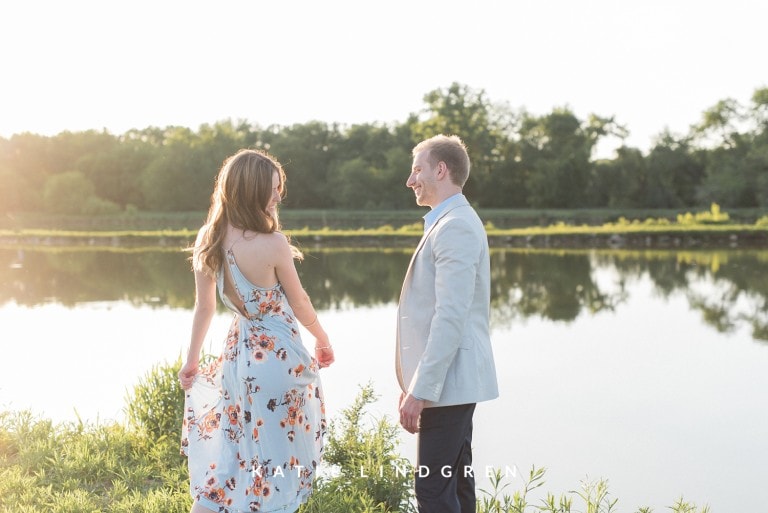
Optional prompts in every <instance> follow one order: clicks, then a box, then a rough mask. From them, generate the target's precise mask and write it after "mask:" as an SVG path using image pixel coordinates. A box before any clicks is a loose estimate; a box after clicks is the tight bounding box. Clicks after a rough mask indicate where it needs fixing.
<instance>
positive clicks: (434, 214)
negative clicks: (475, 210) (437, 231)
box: [424, 192, 463, 233]
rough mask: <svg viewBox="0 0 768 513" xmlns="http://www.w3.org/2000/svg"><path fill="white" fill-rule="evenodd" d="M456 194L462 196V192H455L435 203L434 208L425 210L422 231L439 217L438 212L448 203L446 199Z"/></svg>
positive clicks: (441, 211)
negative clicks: (437, 203)
mask: <svg viewBox="0 0 768 513" xmlns="http://www.w3.org/2000/svg"><path fill="white" fill-rule="evenodd" d="M456 196H463V194H462V193H460V192H457V193H456V194H454V195H453V196H450V197H448V198H445V199H444V200H443V201H441V202H440V204H439V205H437V206H436V207H435V208H433V209H432V210H430V211H429V212H427V214H426V215H425V216H424V232H425V233H426V231H427V230H429V229H430V227H431V226H432V225H433V224H435V221H437V220H438V218H439V217H440V214H442V213H443V210H445V207H446V205H447V204H448V200H449V199H451V198H455V197H456Z"/></svg>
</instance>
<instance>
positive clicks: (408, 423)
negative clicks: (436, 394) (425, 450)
mask: <svg viewBox="0 0 768 513" xmlns="http://www.w3.org/2000/svg"><path fill="white" fill-rule="evenodd" d="M425 402H426V401H422V400H420V399H416V398H415V397H413V396H412V395H411V394H404V393H403V394H401V395H400V425H401V426H403V429H405V430H406V431H408V432H409V433H418V432H419V417H420V416H421V410H423V409H424V403H425Z"/></svg>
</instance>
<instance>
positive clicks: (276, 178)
mask: <svg viewBox="0 0 768 513" xmlns="http://www.w3.org/2000/svg"><path fill="white" fill-rule="evenodd" d="M280 190H281V187H280V175H279V174H278V172H277V171H275V172H274V173H272V195H271V196H270V198H269V205H267V211H268V212H269V213H270V214H274V213H275V210H276V209H277V206H278V205H279V204H280Z"/></svg>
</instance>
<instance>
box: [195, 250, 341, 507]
mask: <svg viewBox="0 0 768 513" xmlns="http://www.w3.org/2000/svg"><path fill="white" fill-rule="evenodd" d="M225 260H226V263H225V264H224V265H228V266H229V269H230V275H231V277H232V281H233V282H234V283H233V284H234V288H235V290H236V291H237V294H238V295H239V296H240V298H241V300H242V304H243V307H242V309H238V307H236V306H235V305H234V304H233V302H232V301H231V300H230V299H229V298H228V297H227V295H226V294H225V293H224V274H225V273H224V269H221V270H220V272H219V273H218V280H217V281H218V289H219V295H220V297H221V299H222V301H223V302H224V304H225V305H226V306H227V307H228V308H230V309H231V310H233V311H235V312H236V313H237V315H235V318H234V320H233V322H232V325H231V327H230V329H229V333H228V335H227V338H226V340H225V342H224V347H223V349H222V352H221V355H220V356H219V357H218V359H216V360H215V361H213V362H212V363H211V364H210V365H208V366H206V367H204V368H203V369H201V371H200V372H199V373H198V374H197V376H196V377H195V382H194V384H193V385H192V387H191V388H190V389H189V390H187V394H186V398H185V405H184V420H183V429H182V453H184V454H186V455H187V456H188V464H189V475H190V491H191V493H192V496H193V498H194V499H195V500H196V501H199V502H200V504H201V505H203V506H205V507H207V508H209V509H211V510H213V511H219V512H222V513H236V512H238V513H239V512H243V511H262V512H266V511H288V512H290V511H295V510H296V509H298V507H299V506H300V505H301V503H302V502H304V501H305V500H306V499H307V497H308V496H309V494H310V493H311V491H312V480H313V478H314V477H315V473H316V470H317V466H318V465H319V463H320V459H321V456H322V452H323V436H324V435H325V431H326V421H325V406H324V399H323V394H322V388H321V385H320V377H319V375H318V364H317V361H316V360H315V359H314V358H313V357H312V356H311V355H310V354H309V353H308V352H307V350H306V349H305V348H304V345H303V344H302V341H301V337H300V335H299V331H298V325H297V321H296V318H295V317H294V315H293V311H292V310H291V308H290V306H289V305H288V301H287V299H286V297H285V293H284V291H283V289H282V286H281V285H280V284H279V283H278V284H276V285H275V286H274V287H271V288H262V287H257V286H255V285H253V284H252V283H250V282H249V281H248V280H247V279H246V278H245V276H244V275H243V274H242V272H241V271H240V269H239V268H238V267H237V263H236V261H235V257H234V255H233V254H232V252H231V250H230V251H227V254H226V259H225ZM243 310H244V311H243Z"/></svg>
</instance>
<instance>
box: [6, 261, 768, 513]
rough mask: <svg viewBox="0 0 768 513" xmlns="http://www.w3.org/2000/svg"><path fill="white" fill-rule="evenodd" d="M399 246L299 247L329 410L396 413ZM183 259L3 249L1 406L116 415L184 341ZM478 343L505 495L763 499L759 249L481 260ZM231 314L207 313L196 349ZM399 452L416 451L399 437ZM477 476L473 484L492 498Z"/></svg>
mask: <svg viewBox="0 0 768 513" xmlns="http://www.w3.org/2000/svg"><path fill="white" fill-rule="evenodd" d="M410 253H411V250H410V249H382V248H378V249H374V248H367V249H364V250H363V249H325V250H323V249H309V250H307V258H306V259H305V261H304V262H303V263H301V264H299V272H300V274H301V277H302V282H303V283H304V285H305V288H306V289H307V291H308V292H309V294H310V296H311V297H312V299H313V302H314V304H315V306H316V307H317V308H318V310H319V311H320V315H321V319H322V321H323V323H324V325H325V327H326V329H327V331H328V332H329V334H330V335H331V338H332V341H333V343H334V345H335V347H336V354H337V362H336V363H335V364H334V365H333V366H332V367H330V368H329V369H325V370H324V371H323V380H324V381H323V382H324V387H325V389H326V396H327V398H328V410H329V412H328V413H329V416H330V417H331V418H333V417H334V416H335V415H336V414H338V412H339V411H340V410H341V409H342V408H345V407H346V406H348V405H350V404H351V402H352V400H353V399H354V397H355V395H356V394H357V392H358V390H359V388H358V385H364V384H366V383H369V382H370V383H372V385H373V387H374V389H375V391H376V393H377V394H378V396H379V399H378V401H377V402H376V403H375V404H374V405H373V407H372V409H371V412H370V413H371V417H372V418H379V417H382V416H385V415H386V416H389V417H390V418H391V419H395V418H396V403H397V397H398V395H399V390H398V389H397V384H396V380H395V377H394V336H395V311H396V302H397V297H398V294H399V292H400V287H401V284H402V278H403V275H404V273H405V269H406V267H407V266H408V261H409V259H410ZM185 258H186V255H185V254H183V253H180V252H178V251H168V250H157V249H136V250H131V251H126V250H122V251H120V250H113V251H107V250H103V249H102V250H97V249H91V248H24V249H19V248H6V249H0V278H1V280H0V341H1V342H0V343H1V344H2V353H0V354H2V362H3V372H2V373H0V409H3V410H21V409H29V410H31V411H33V412H34V413H36V414H38V415H40V416H43V417H47V418H51V419H54V420H56V421H75V420H76V419H78V418H81V419H83V420H84V421H90V422H100V421H107V420H112V419H117V420H119V419H122V417H123V408H124V405H125V396H126V394H127V393H128V391H129V390H130V389H131V387H132V386H133V385H134V384H135V383H136V382H137V381H138V379H139V378H140V377H141V376H143V375H144V373H145V372H146V371H147V370H149V369H150V368H151V367H152V366H153V365H155V364H159V363H163V362H171V361H174V360H175V359H176V358H178V357H179V356H180V355H181V354H183V352H184V351H185V348H186V346H187V343H188V337H189V329H190V323H191V308H192V304H193V300H194V298H193V295H194V284H193V280H192V275H191V273H190V271H189V265H188V263H187V262H185ZM491 258H492V263H491V266H492V282H493V290H492V304H493V310H492V338H493V345H494V352H495V356H496V363H497V367H498V371H499V381H500V387H501V397H500V398H499V399H497V400H495V401H491V402H488V403H482V404H480V405H479V406H478V409H477V413H476V414H475V438H474V440H475V442H474V446H475V462H474V468H475V470H476V471H477V472H478V473H479V474H482V473H484V469H485V467H486V466H488V467H495V468H499V469H502V470H504V471H505V472H506V474H507V479H508V481H509V482H510V483H511V490H515V489H519V488H520V486H521V484H522V477H523V475H527V473H528V471H529V470H530V468H531V466H532V465H536V466H537V467H546V468H547V473H546V484H545V485H544V487H543V488H542V489H541V491H542V493H541V494H538V495H534V498H536V497H543V496H544V493H545V492H546V491H551V492H553V493H555V494H558V495H559V494H560V493H563V492H566V491H569V490H574V489H578V488H579V486H580V482H581V481H594V480H596V479H599V478H606V479H608V480H609V487H610V488H609V489H610V492H611V494H612V495H613V496H614V497H617V498H618V499H619V502H618V505H617V506H618V508H619V511H636V509H637V508H638V507H640V506H651V507H652V508H654V510H656V511H663V510H665V508H666V506H670V505H671V504H673V503H674V502H675V501H676V500H677V499H678V498H679V497H680V496H681V495H682V496H684V498H685V499H686V500H689V501H692V502H696V503H697V504H699V505H703V504H709V505H710V506H711V507H712V511H713V512H717V511H738V510H755V509H759V508H758V506H759V507H764V505H765V504H766V503H768V491H767V490H766V487H765V482H766V478H768V471H767V470H766V466H765V465H766V463H765V462H766V461H768V408H766V406H765V404H766V394H767V393H768V308H766V307H767V306H768V251H766V250H724V251H685V252H682V251H628V250H613V251H611V250H560V251H546V250H533V249H528V250H525V249H514V250H512V249H495V250H493V252H492V256H491ZM230 319H231V316H230V314H229V313H227V312H226V311H224V310H221V311H220V312H219V314H218V315H217V316H216V317H215V319H214V323H213V326H212V328H211V330H210V332H209V335H208V342H207V343H206V349H207V350H208V351H210V352H215V351H217V348H218V344H219V343H220V340H221V337H222V336H223V334H224V332H225V331H226V328H227V326H228V324H229V321H230ZM401 438H402V444H401V451H402V453H403V454H404V455H405V456H407V457H409V458H412V457H413V454H414V452H415V443H414V440H413V437H411V436H410V435H408V434H405V433H404V434H403V435H402V437H401ZM487 484H488V483H487V480H485V479H484V478H481V480H480V487H484V488H487Z"/></svg>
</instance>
